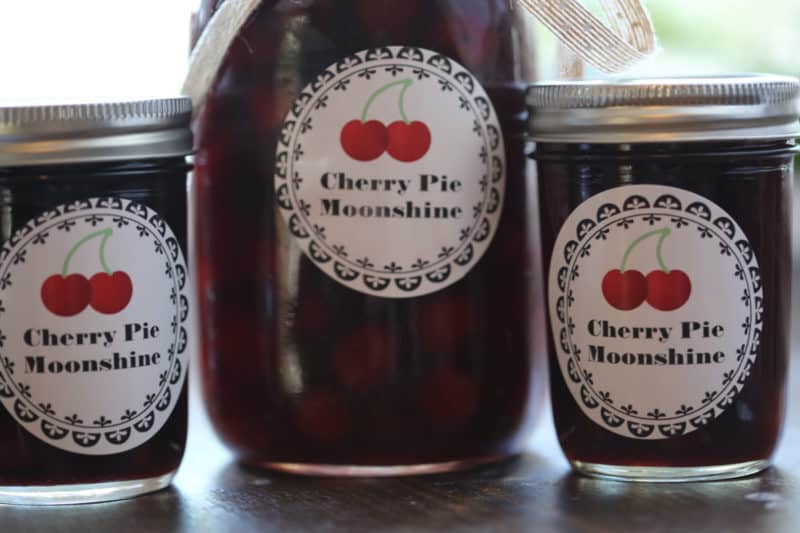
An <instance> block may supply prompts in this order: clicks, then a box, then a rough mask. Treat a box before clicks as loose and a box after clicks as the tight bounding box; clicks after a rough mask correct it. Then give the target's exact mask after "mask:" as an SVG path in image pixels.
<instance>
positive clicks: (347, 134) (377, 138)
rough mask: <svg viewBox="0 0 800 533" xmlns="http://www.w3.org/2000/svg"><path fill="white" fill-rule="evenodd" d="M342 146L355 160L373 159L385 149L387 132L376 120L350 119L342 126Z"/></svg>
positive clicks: (387, 140)
mask: <svg viewBox="0 0 800 533" xmlns="http://www.w3.org/2000/svg"><path fill="white" fill-rule="evenodd" d="M341 142H342V148H343V149H344V151H345V152H346V153H347V155H349V156H350V157H352V158H353V159H355V160H356V161H362V162H367V161H373V160H375V159H378V158H379V157H380V156H382V155H383V153H384V152H385V151H386V147H387V146H388V144H389V134H388V132H387V131H386V126H384V125H383V123H382V122H378V121H377V120H370V121H369V122H363V121H361V120H351V121H350V122H348V123H347V124H345V126H344V128H342V136H341Z"/></svg>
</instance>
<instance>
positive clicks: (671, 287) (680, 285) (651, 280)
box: [647, 270, 692, 311]
mask: <svg viewBox="0 0 800 533" xmlns="http://www.w3.org/2000/svg"><path fill="white" fill-rule="evenodd" d="M691 295H692V281H691V280H690V279H689V276H687V275H686V273H685V272H683V271H682V270H671V271H669V272H664V271H663V270H654V271H653V272H650V274H648V275H647V303H649V304H650V305H651V306H653V307H654V308H655V309H658V310H659V311H675V310H676V309H680V308H681V307H683V306H684V305H686V302H688V301H689V297H690V296H691Z"/></svg>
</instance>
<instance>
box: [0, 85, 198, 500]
mask: <svg viewBox="0 0 800 533" xmlns="http://www.w3.org/2000/svg"><path fill="white" fill-rule="evenodd" d="M190 117H191V103H190V101H189V100H187V99H183V98H175V99H165V100H151V101H138V102H105V103H81V104H69V105H38V106H26V107H0V242H1V243H2V249H0V404H2V407H0V449H2V450H3V453H2V454H1V455H0V503H12V504H43V505H47V504H72V503H88V502H97V501H107V500H116V499H121V498H127V497H131V496H135V495H138V494H143V493H146V492H151V491H155V490H158V489H161V488H164V487H166V486H167V485H169V483H170V481H171V479H172V477H173V475H174V473H175V471H176V470H177V468H178V464H179V463H180V461H181V458H182V456H183V450H184V444H185V440H186V419H187V412H186V410H187V405H186V370H187V366H188V365H187V363H188V360H187V355H188V354H187V343H188V340H189V333H188V319H189V296H190V293H189V287H188V283H187V268H186V263H185V261H184V255H183V250H184V248H185V244H186V222H187V210H186V182H187V172H188V171H189V166H188V165H187V163H186V155H187V154H189V153H190V152H191V149H192V136H191V132H190V130H189V121H190Z"/></svg>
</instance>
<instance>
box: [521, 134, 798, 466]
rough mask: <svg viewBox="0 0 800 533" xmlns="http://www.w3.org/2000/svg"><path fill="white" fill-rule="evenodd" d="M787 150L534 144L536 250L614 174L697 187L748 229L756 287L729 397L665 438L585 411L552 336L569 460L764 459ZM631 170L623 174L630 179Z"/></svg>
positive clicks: (783, 333) (777, 390) (784, 279)
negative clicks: (759, 297)
mask: <svg viewBox="0 0 800 533" xmlns="http://www.w3.org/2000/svg"><path fill="white" fill-rule="evenodd" d="M792 150H793V145H792V144H790V143H788V142H765V143H748V142H738V143H734V142H730V143H716V144H715V143H684V144H674V145H667V144H659V145H647V144H642V145H633V146H632V151H630V152H624V153H623V152H621V151H620V150H619V146H616V145H607V146H601V145H569V146H567V145H557V144H541V145H539V146H538V147H537V153H536V158H537V159H538V168H539V170H538V174H539V184H540V194H541V199H542V201H541V207H542V222H541V224H542V244H543V253H544V254H545V255H544V257H548V258H549V257H550V255H551V253H552V250H553V246H554V242H555V239H556V237H557V235H558V232H559V231H560V229H561V227H562V225H563V224H564V222H565V221H566V219H567V217H568V216H569V214H570V213H571V212H572V211H573V210H574V209H575V208H576V207H578V206H579V205H580V204H581V203H583V202H584V201H585V200H587V199H588V198H590V197H591V196H594V195H595V194H598V193H600V192H602V191H605V190H608V189H611V188H614V187H618V186H620V185H623V184H657V185H667V186H672V187H678V188H681V189H685V190H688V191H692V192H694V193H697V194H699V195H702V196H704V197H706V198H708V199H709V200H711V201H713V202H715V203H716V204H717V205H719V206H720V207H722V208H723V209H724V210H725V211H727V212H728V213H729V214H730V215H731V216H732V218H733V219H734V220H736V221H737V222H738V223H739V225H740V226H741V228H742V229H743V230H744V233H745V234H746V235H747V236H748V238H749V239H750V243H751V244H752V246H753V248H754V250H755V252H756V256H757V257H758V260H759V264H760V267H761V278H762V281H763V288H764V302H765V308H764V322H763V328H764V329H763V335H762V341H761V346H760V350H759V354H758V357H757V359H756V363H755V365H754V366H753V369H752V373H751V375H750V377H749V379H748V381H747V383H746V385H745V386H744V387H743V389H742V391H741V393H740V395H739V396H738V397H737V398H736V400H735V401H734V402H733V404H732V405H731V406H730V407H729V408H728V409H727V410H726V411H725V412H724V413H723V414H722V415H720V416H719V417H718V418H716V419H714V420H713V421H711V422H710V423H709V424H708V425H707V426H704V427H702V428H700V429H697V430H695V431H693V432H692V433H689V434H687V435H684V436H681V437H675V438H672V439H667V440H647V441H640V440H636V439H630V438H624V437H621V436H618V435H616V434H614V433H611V432H610V431H607V430H606V429H603V428H602V427H600V426H599V425H597V424H596V423H595V422H593V421H591V420H590V419H589V418H587V417H586V416H585V415H584V414H583V412H582V411H581V409H580V407H579V406H578V404H577V403H576V402H575V399H574V398H573V396H572V394H571V393H570V391H569V389H568V388H567V386H566V384H565V383H564V378H563V376H562V374H561V370H560V368H559V364H558V361H557V360H556V359H555V355H554V354H555V353H556V352H555V348H554V346H553V340H552V336H551V339H550V353H551V364H550V369H551V370H550V378H551V388H552V396H553V414H554V417H555V423H556V429H557V431H558V436H559V440H560V442H561V446H562V448H563V450H564V453H565V454H566V456H567V458H569V459H570V460H572V461H581V462H588V463H597V464H605V465H624V466H656V467H658V466H687V467H688V466H712V465H730V464H736V463H743V462H749V461H757V460H764V459H769V458H770V457H771V456H772V453H773V451H774V450H775V446H776V444H777V442H778V438H779V436H780V433H781V427H782V424H783V419H784V410H785V394H786V376H787V374H786V372H787V364H788V358H789V329H790V321H789V320H790V316H789V313H790V307H791V272H792V269H791V261H792V258H791V201H792V193H791V187H792V172H791V168H792V166H791V162H792ZM631 176H632V179H631Z"/></svg>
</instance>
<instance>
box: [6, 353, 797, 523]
mask: <svg viewBox="0 0 800 533" xmlns="http://www.w3.org/2000/svg"><path fill="white" fill-rule="evenodd" d="M798 340H800V339H797V337H795V342H794V343H793V344H794V346H800V343H799V342H798ZM795 352H797V350H795ZM795 362H796V363H797V361H795ZM795 366H797V365H795ZM196 390H197V388H196V387H195V391H196ZM790 391H791V393H790V410H789V417H790V418H789V424H788V429H787V431H786V434H785V436H784V439H783V443H782V445H781V448H780V451H779V453H778V458H777V465H776V466H775V467H774V468H772V469H771V470H769V471H768V472H766V473H764V474H762V475H759V476H756V477H752V478H748V479H743V480H738V481H728V482H717V483H695V484H675V485H641V484H628V483H617V482H609V481H598V480H593V479H587V478H583V477H580V476H576V475H574V474H572V473H570V470H569V468H568V466H567V464H566V462H565V461H564V459H563V457H562V456H561V454H560V451H559V450H558V445H557V443H556V440H555V435H554V434H553V430H552V423H551V421H550V420H545V421H543V423H542V427H541V428H540V430H539V431H538V433H537V434H536V436H535V438H534V439H533V440H532V442H531V446H530V450H531V451H530V452H529V453H528V454H526V455H524V456H523V457H520V458H518V459H516V460H513V461H509V462H506V463H504V464H500V465H496V466H493V467H489V468H484V469H482V470H479V471H476V472H471V473H460V474H452V475H444V476H430V477H421V478H404V479H385V480H379V479H357V480H340V479H306V478H296V477H290V476H285V475H268V474H265V473H263V472H259V471H254V470H247V469H244V468H241V467H239V466H237V465H236V464H235V463H232V462H231V460H230V457H229V455H228V453H227V452H226V451H225V449H224V448H223V447H222V446H221V445H220V444H219V442H218V441H217V440H216V438H215V437H214V435H213V433H212V432H211V429H210V428H209V426H208V424H207V421H206V419H205V416H204V413H203V409H202V406H201V405H200V402H199V400H198V399H197V397H196V396H195V397H194V398H193V405H192V420H191V429H190V440H189V448H188V450H189V451H188V454H187V456H186V460H185V461H184V464H183V466H182V467H181V470H180V472H179V475H178V477H177V479H176V482H175V485H174V487H173V488H171V489H169V490H166V491H163V492H161V493H158V494H154V495H150V496H145V497H142V498H138V499H134V500H129V501H125V502H117V503H110V504H101V505H88V506H75V507H60V508H20V507H0V532H2V533H37V532H64V533H73V532H75V533H84V532H88V533H106V532H109V533H139V532H148V533H149V532H166V533H171V532H183V531H191V532H195V531H196V532H213V533H216V532H222V533H249V532H267V533H268V532H273V531H275V532H281V533H283V532H289V531H323V532H325V531H332V532H333V531H347V532H351V531H354V532H357V531H442V530H447V531H564V532H570V531H577V532H606V531H608V532H618V531H624V532H626V533H635V532H638V531H646V532H660V531H680V532H684V531H692V532H693V533H694V532H715V533H716V532H719V531H746V532H751V531H765V532H771V533H772V532H775V533H780V532H784V531H785V532H787V533H794V532H795V531H798V530H800V409H797V408H796V404H797V400H798V399H800V392H796V391H800V376H798V373H797V372H793V373H792V386H791V387H790Z"/></svg>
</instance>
